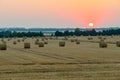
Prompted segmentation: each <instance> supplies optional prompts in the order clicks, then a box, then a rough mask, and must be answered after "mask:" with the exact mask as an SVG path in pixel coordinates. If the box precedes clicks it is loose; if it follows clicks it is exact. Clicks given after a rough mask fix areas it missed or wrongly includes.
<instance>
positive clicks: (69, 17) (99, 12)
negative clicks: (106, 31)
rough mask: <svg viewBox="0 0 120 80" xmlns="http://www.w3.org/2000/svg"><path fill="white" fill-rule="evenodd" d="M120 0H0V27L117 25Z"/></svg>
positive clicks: (119, 17) (119, 25)
mask: <svg viewBox="0 0 120 80" xmlns="http://www.w3.org/2000/svg"><path fill="white" fill-rule="evenodd" d="M119 14H120V0H0V28H5V27H7V28H9V27H26V28H32V27H33V28H34V27H36V28H76V27H78V28H88V24H89V23H94V27H106V28H107V27H120V22H119V21H120V15H119Z"/></svg>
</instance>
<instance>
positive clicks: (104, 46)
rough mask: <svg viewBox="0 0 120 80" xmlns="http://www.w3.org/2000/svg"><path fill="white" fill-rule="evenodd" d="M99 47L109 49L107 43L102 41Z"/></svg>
mask: <svg viewBox="0 0 120 80" xmlns="http://www.w3.org/2000/svg"><path fill="white" fill-rule="evenodd" d="M99 47H100V48H107V43H106V42H104V41H101V42H100V43H99Z"/></svg>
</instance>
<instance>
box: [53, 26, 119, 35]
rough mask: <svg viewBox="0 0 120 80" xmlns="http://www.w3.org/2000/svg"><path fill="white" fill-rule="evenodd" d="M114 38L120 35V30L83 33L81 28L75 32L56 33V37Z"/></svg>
mask: <svg viewBox="0 0 120 80" xmlns="http://www.w3.org/2000/svg"><path fill="white" fill-rule="evenodd" d="M100 35H102V36H112V35H120V29H109V30H103V31H96V30H95V29H91V30H85V31H82V30H80V29H79V28H76V29H75V30H74V31H68V30H66V31H64V32H62V31H58V30H57V31H56V32H55V36H100Z"/></svg>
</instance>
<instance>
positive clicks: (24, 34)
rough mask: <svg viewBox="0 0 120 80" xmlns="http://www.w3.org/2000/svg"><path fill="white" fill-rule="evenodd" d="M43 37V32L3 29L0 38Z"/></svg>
mask: <svg viewBox="0 0 120 80" xmlns="http://www.w3.org/2000/svg"><path fill="white" fill-rule="evenodd" d="M39 36H41V37H43V36H44V34H43V33H42V32H16V31H13V32H12V31H1V32H0V38H3V37H5V38H6V37H39Z"/></svg>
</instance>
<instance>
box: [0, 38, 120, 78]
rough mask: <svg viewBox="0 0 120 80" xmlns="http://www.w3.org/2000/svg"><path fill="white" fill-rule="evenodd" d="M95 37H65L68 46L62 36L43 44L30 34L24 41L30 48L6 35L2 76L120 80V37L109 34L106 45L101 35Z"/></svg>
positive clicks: (0, 63)
mask: <svg viewBox="0 0 120 80" xmlns="http://www.w3.org/2000/svg"><path fill="white" fill-rule="evenodd" d="M92 38H93V40H88V37H83V36H82V37H75V38H73V37H72V38H69V39H68V40H65V42H66V45H65V47H59V41H61V39H62V38H58V39H48V40H45V41H47V42H48V44H46V45H45V46H44V47H38V45H35V40H36V39H35V38H33V39H32V38H27V39H26V40H25V41H24V42H30V43H31V48H30V49H24V42H22V41H20V42H17V44H16V45H14V44H13V41H17V40H18V38H16V39H14V38H13V39H11V40H10V41H8V39H7V38H5V39H4V41H6V42H7V43H6V44H7V50H0V80H120V47H116V44H115V43H116V41H120V37H119V36H113V37H111V36H109V37H106V40H105V41H106V42H108V47H107V48H99V43H98V42H99V41H100V40H99V39H98V37H97V36H96V37H92ZM19 39H20V40H22V38H19ZM71 39H78V40H80V44H76V43H75V42H71V41H70V40H71ZM39 40H40V41H41V38H39Z"/></svg>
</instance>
